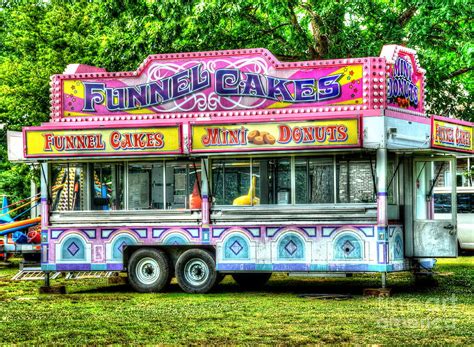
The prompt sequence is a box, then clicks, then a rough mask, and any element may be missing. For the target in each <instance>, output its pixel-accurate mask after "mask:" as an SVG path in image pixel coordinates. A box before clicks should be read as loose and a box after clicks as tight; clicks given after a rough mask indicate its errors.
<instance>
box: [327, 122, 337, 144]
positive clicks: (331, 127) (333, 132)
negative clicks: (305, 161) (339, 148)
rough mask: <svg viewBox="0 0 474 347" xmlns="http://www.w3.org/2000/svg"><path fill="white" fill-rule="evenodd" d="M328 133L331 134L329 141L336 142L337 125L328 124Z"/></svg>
mask: <svg viewBox="0 0 474 347" xmlns="http://www.w3.org/2000/svg"><path fill="white" fill-rule="evenodd" d="M326 134H328V135H329V140H328V141H329V142H336V141H337V140H336V125H328V126H327V127H326Z"/></svg>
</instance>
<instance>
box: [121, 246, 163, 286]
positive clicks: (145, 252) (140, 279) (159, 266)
mask: <svg viewBox="0 0 474 347" xmlns="http://www.w3.org/2000/svg"><path fill="white" fill-rule="evenodd" d="M170 270H171V269H170V263H169V259H168V256H167V255H166V253H164V252H163V251H160V250H158V249H154V248H141V249H138V250H136V251H135V252H133V254H132V256H131V257H130V260H129V262H128V279H129V282H130V285H131V286H132V287H133V289H135V290H136V291H137V292H140V293H152V292H160V291H162V290H163V289H165V288H166V287H167V286H168V285H169V283H170V281H171V271H170Z"/></svg>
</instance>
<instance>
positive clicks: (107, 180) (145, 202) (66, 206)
mask: <svg viewBox="0 0 474 347" xmlns="http://www.w3.org/2000/svg"><path fill="white" fill-rule="evenodd" d="M200 175H201V165H200V162H184V161H163V160H159V161H150V162H129V163H127V162H124V163H90V164H54V165H52V182H53V188H52V191H51V194H52V198H53V204H52V210H53V211H80V210H103V211H108V210H151V209H156V210H158V209H200V208H201V184H200V179H201V178H200V177H201V176H200Z"/></svg>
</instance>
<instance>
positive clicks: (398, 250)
mask: <svg viewBox="0 0 474 347" xmlns="http://www.w3.org/2000/svg"><path fill="white" fill-rule="evenodd" d="M395 254H396V256H400V255H401V254H402V241H401V240H400V239H397V241H396V242H395Z"/></svg>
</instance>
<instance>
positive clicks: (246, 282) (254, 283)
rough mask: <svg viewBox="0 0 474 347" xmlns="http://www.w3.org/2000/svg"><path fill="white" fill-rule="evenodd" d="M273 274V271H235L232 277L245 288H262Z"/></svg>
mask: <svg viewBox="0 0 474 347" xmlns="http://www.w3.org/2000/svg"><path fill="white" fill-rule="evenodd" d="M271 276H272V273H271V272H261V273H235V274H232V278H233V279H234V281H235V282H237V283H238V284H239V286H241V287H242V288H244V289H261V288H263V287H264V286H265V284H267V282H268V280H269V279H270V277H271Z"/></svg>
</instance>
